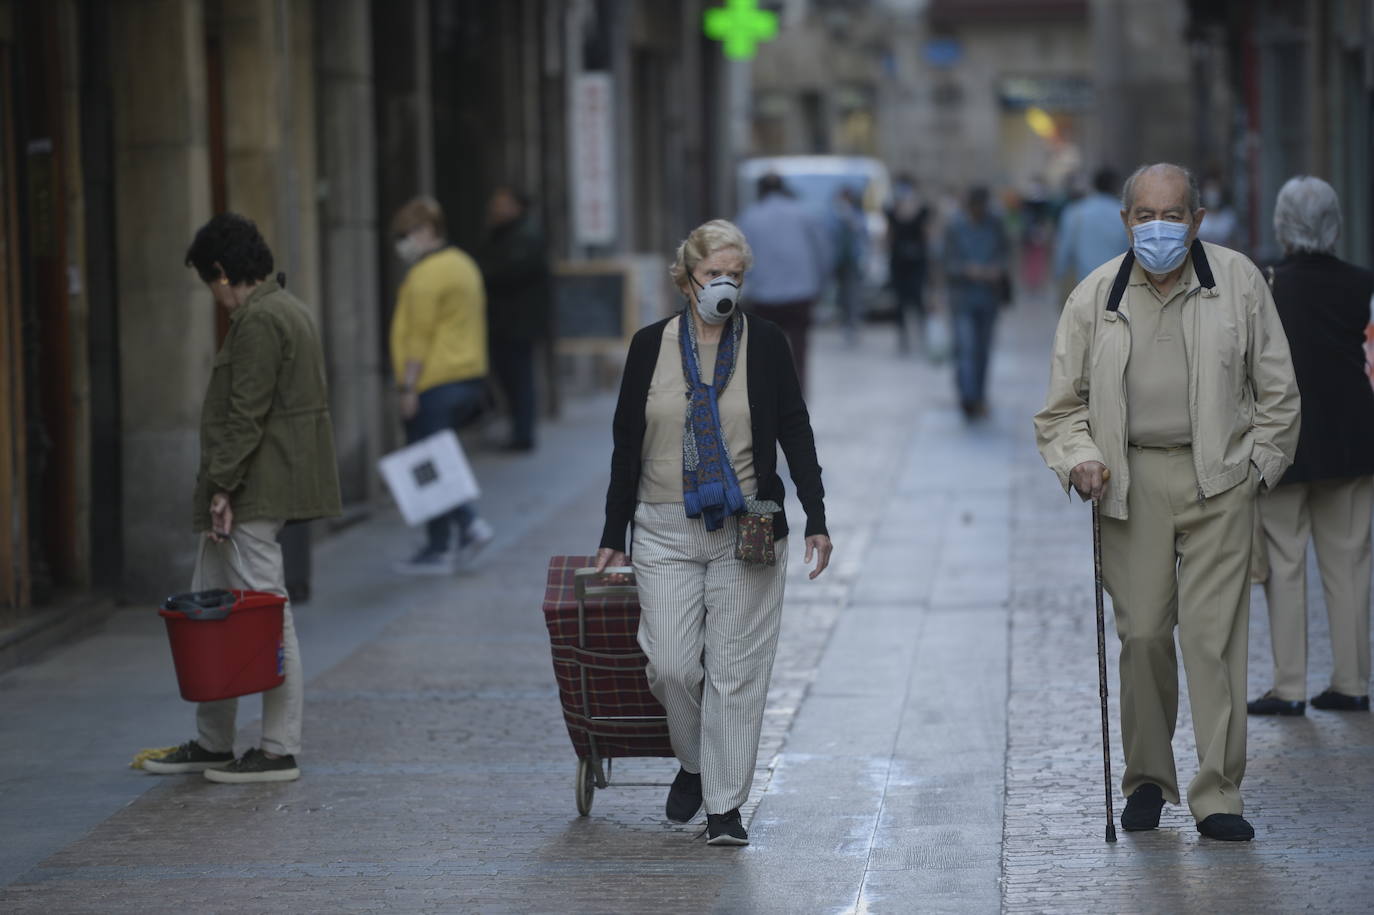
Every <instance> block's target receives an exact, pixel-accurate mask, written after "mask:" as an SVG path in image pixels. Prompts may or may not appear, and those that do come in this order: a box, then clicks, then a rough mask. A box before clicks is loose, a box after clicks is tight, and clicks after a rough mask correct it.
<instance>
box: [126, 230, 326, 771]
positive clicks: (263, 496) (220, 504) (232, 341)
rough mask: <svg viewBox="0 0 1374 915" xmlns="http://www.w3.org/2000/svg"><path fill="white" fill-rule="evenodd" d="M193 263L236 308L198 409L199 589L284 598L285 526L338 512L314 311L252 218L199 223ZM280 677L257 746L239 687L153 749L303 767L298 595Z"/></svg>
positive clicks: (175, 765) (186, 759)
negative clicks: (180, 734)
mask: <svg viewBox="0 0 1374 915" xmlns="http://www.w3.org/2000/svg"><path fill="white" fill-rule="evenodd" d="M185 264H186V266H188V267H192V268H194V269H195V271H196V273H197V274H198V275H199V276H200V278H201V280H202V281H203V282H204V283H205V284H206V286H208V287H209V289H210V295H211V297H212V298H213V299H214V301H215V303H216V304H217V305H219V306H220V307H222V308H223V309H224V310H225V311H226V312H228V313H229V332H228V334H227V335H226V336H225V338H224V343H223V345H222V346H221V347H220V350H219V353H218V354H216V356H215V362H214V368H213V370H212V372H211V375H210V384H209V387H208V388H207V389H206V392H205V403H204V405H203V406H202V408H201V415H200V469H199V471H198V472H197V475H196V488H195V496H194V500H193V503H192V505H193V521H194V526H195V530H196V532H197V533H198V534H199V535H201V536H200V548H199V551H198V553H197V554H196V566H195V571H194V572H193V573H192V576H191V590H192V591H208V590H213V589H219V588H223V589H244V590H253V591H267V592H270V593H272V594H277V595H280V596H281V597H283V598H286V597H287V591H286V574H285V571H284V569H283V565H282V552H281V546H280V545H279V544H278V543H277V533H278V532H279V531H280V530H281V529H282V526H283V525H285V524H287V523H288V522H297V521H308V520H310V519H313V518H324V517H331V516H334V515H338V514H339V511H340V507H339V476H338V466H337V464H336V462H335V459H334V431H333V426H332V424H331V423H330V419H329V396H328V391H327V390H326V386H325V368H324V352H323V350H322V348H321V346H320V337H319V332H318V331H317V330H316V328H315V322H314V321H313V320H312V319H311V317H310V314H309V312H308V311H307V310H306V307H305V305H303V304H302V303H301V302H300V301H299V300H298V299H297V298H296V297H295V296H293V295H291V294H290V293H289V292H287V291H286V290H285V289H283V288H282V283H283V282H284V277H283V276H282V275H281V274H277V279H275V280H273V279H269V277H270V276H271V275H272V267H273V263H272V252H271V250H270V249H269V248H268V247H267V243H266V242H265V241H263V238H262V236H261V235H260V234H259V233H258V229H257V226H255V225H254V224H253V222H252V221H251V220H248V219H245V218H244V217H242V216H239V215H237V214H235V213H221V214H220V215H218V216H216V217H214V218H213V219H211V220H210V221H209V222H208V223H206V224H205V225H204V226H202V227H201V228H200V230H199V231H198V232H196V236H195V239H194V240H193V241H192V242H191V246H190V248H189V249H188V250H187V252H186V259H185ZM281 638H282V640H281V648H280V652H281V654H280V664H281V668H282V671H283V673H284V674H285V677H286V679H285V681H284V682H283V683H282V685H281V686H278V687H276V688H275V689H270V690H267V691H266V692H264V693H263V694H262V744H261V746H260V747H253V748H252V749H249V750H248V751H246V752H245V753H244V754H243V755H242V756H241V757H239V758H238V759H235V758H234V737H235V735H236V734H237V727H236V716H237V712H238V700H237V699H223V700H220V701H218V702H202V703H200V704H199V705H198V706H197V708H196V737H195V739H194V740H191V741H189V742H187V743H184V744H182V745H181V746H180V747H178V748H177V749H175V750H173V751H172V752H170V753H167V754H164V755H162V756H159V757H154V758H152V759H149V760H146V761H145V762H144V763H143V768H144V769H146V770H147V771H149V772H154V773H158V774H164V775H166V774H175V773H183V772H202V773H204V776H205V778H207V779H209V780H210V781H214V782H235V783H237V782H280V781H292V780H294V779H297V778H300V774H301V770H300V767H299V766H298V764H297V761H296V756H297V754H299V753H300V752H301V718H302V715H303V710H304V696H305V682H304V680H303V677H302V674H301V653H300V645H299V643H298V642H297V639H296V627H295V624H294V622H293V620H292V616H291V601H290V600H289V598H288V599H287V601H286V606H285V608H284V609H283V611H282V636H281Z"/></svg>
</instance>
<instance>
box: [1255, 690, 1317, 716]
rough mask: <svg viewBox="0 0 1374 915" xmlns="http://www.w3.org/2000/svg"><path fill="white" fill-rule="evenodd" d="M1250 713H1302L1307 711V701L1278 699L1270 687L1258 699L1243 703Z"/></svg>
mask: <svg viewBox="0 0 1374 915" xmlns="http://www.w3.org/2000/svg"><path fill="white" fill-rule="evenodd" d="M1245 710H1246V711H1247V712H1249V713H1250V714H1251V715H1302V714H1305V713H1306V712H1307V703H1306V702H1303V701H1302V700H1301V699H1297V700H1294V699H1280V698H1279V697H1278V696H1275V695H1274V691H1273V690H1272V689H1271V690H1269V692H1267V693H1265V694H1264V695H1263V696H1260V697H1259V698H1258V699H1251V700H1250V701H1249V702H1247V703H1246V704H1245Z"/></svg>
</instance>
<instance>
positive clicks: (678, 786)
mask: <svg viewBox="0 0 1374 915" xmlns="http://www.w3.org/2000/svg"><path fill="white" fill-rule="evenodd" d="M700 809H701V773H700V772H688V771H687V770H686V769H683V768H679V769H678V770H677V778H675V779H673V787H672V788H670V789H669V790H668V803H667V805H666V806H665V808H664V812H665V813H666V814H667V816H668V819H670V820H672V821H673V822H674V823H687V822H690V821H691V819H692V817H694V816H696V815H697V811H698V810H700Z"/></svg>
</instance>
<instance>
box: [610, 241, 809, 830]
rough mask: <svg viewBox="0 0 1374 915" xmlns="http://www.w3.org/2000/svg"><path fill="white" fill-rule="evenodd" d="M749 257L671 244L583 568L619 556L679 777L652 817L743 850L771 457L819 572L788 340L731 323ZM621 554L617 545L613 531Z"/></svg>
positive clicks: (754, 739)
mask: <svg viewBox="0 0 1374 915" xmlns="http://www.w3.org/2000/svg"><path fill="white" fill-rule="evenodd" d="M751 259H752V254H751V252H750V249H749V244H748V242H747V241H746V240H745V237H744V234H743V233H742V232H741V231H740V230H739V229H738V228H737V227H736V226H735V225H734V224H732V223H730V222H727V221H725V220H723V219H717V220H713V221H711V222H708V223H706V224H704V225H702V226H699V227H698V228H697V229H695V230H694V231H693V232H692V233H691V234H690V235H689V236H688V237H687V239H686V240H685V241H684V242H683V243H682V244H681V246H679V248H678V250H677V258H676V261H675V262H674V264H673V266H672V269H671V273H672V276H673V279H674V281H675V282H676V283H677V286H678V288H679V289H680V290H681V291H682V294H683V296H684V299H685V307H684V308H683V310H682V311H681V312H680V313H678V314H677V315H674V316H673V317H671V318H667V319H665V320H663V321H659V322H657V323H656V324H651V325H649V326H648V327H645V328H643V329H642V330H640V331H639V332H638V333H637V334H636V335H635V337H634V340H633V341H632V342H631V344H630V351H629V355H628V357H627V358H626V361H625V374H624V378H623V380H622V382H621V387H620V400H619V403H618V404H617V406H616V411H615V420H614V425H613V432H614V442H615V447H614V451H613V454H612V457H611V483H610V488H609V490H608V492H607V495H606V526H605V530H604V532H603V534H602V537H601V548H600V549H599V550H598V551H597V567H598V569H600V570H605V569H606V568H607V567H609V566H620V565H624V564H626V563H627V562H628V561H629V560H628V559H627V555H628V554H630V553H632V554H633V566H634V570H635V577H636V580H637V582H638V585H639V599H640V606H641V611H642V612H641V620H640V629H639V644H640V646H641V647H642V648H643V649H644V652H645V654H646V655H647V656H648V658H649V664H648V668H647V670H646V673H647V674H648V678H649V685H650V688H651V689H652V690H653V693H654V695H655V696H656V697H658V699H659V701H661V702H662V703H663V705H664V707H665V708H666V709H667V713H668V730H669V732H670V735H671V737H672V742H673V749H674V752H675V753H676V755H677V758H678V761H679V763H680V764H681V768H680V769H679V771H678V775H677V778H676V779H675V780H674V782H673V787H672V790H671V791H670V792H669V795H668V801H667V806H666V814H667V817H668V819H670V820H673V821H675V822H680V823H685V822H688V821H689V820H691V819H692V818H693V817H695V816H696V814H697V811H698V810H699V809H700V808H701V806H702V805H703V803H704V804H705V807H706V814H707V834H708V838H707V841H708V842H709V843H710V844H712V845H746V844H748V841H749V839H748V834H747V832H746V831H745V828H744V824H743V822H742V821H741V818H740V812H739V808H740V805H741V804H743V803H744V801H745V799H746V798H747V797H748V796H749V787H750V784H751V783H752V781H753V775H754V765H755V760H756V757H757V755H758V744H759V732H760V728H761V726H762V723H763V710H764V704H765V701H766V699H767V697H768V680H769V677H770V675H771V673H772V667H773V656H774V653H775V650H776V648H777V642H778V629H779V625H780V623H781V614H782V599H783V584H784V580H785V578H786V574H787V540H786V538H787V534H788V525H787V518H786V516H785V514H784V512H783V509H782V502H783V484H782V479H781V477H779V476H778V472H777V464H778V456H777V451H778V446H779V445H781V446H782V450H783V453H784V454H785V455H786V457H787V465H788V468H789V469H790V471H791V475H792V480H793V482H794V483H795V484H796V487H797V496H798V498H799V499H800V500H801V504H802V508H803V510H804V511H805V512H806V562H808V563H810V562H811V561H812V558H813V557H814V558H815V561H816V567H815V569H814V570H813V571H812V572H811V578H813V579H814V578H815V577H816V576H818V575H820V574H821V572H823V571H824V570H825V567H826V565H827V564H828V563H829V561H830V551H831V544H830V538H829V536H828V535H827V532H826V526H825V504H824V496H825V492H824V489H823V487H822V485H821V468H820V464H819V463H818V462H817V460H816V446H815V438H814V436H813V434H812V431H811V420H810V416H809V414H808V413H807V409H806V403H805V401H804V400H803V399H802V392H801V384H800V383H799V381H798V379H797V370H796V365H795V363H794V362H793V360H792V351H791V349H790V347H789V346H788V343H787V338H786V337H785V336H784V335H783V332H782V331H781V330H780V329H779V328H778V327H777V325H775V324H773V323H771V322H769V321H766V320H763V319H762V318H758V317H756V316H753V315H745V314H743V313H742V312H741V311H740V310H739V302H740V294H741V291H742V290H741V287H742V286H743V283H744V274H745V271H746V270H748V269H749V266H750V262H751ZM627 528H632V531H633V535H632V536H633V542H631V543H629V544H628V545H627V538H626V530H627Z"/></svg>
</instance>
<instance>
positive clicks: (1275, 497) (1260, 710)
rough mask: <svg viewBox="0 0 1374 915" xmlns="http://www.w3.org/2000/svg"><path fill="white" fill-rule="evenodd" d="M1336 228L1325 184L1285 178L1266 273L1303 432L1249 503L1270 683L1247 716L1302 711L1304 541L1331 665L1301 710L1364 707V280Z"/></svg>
mask: <svg viewBox="0 0 1374 915" xmlns="http://www.w3.org/2000/svg"><path fill="white" fill-rule="evenodd" d="M1340 229H1341V209H1340V202H1339V200H1338V199H1337V197H1336V192H1335V191H1334V190H1333V189H1332V187H1331V185H1329V184H1327V183H1326V182H1325V181H1322V180H1321V179H1320V178H1312V177H1307V176H1302V177H1297V178H1292V179H1290V180H1289V181H1288V183H1286V184H1285V185H1284V186H1283V188H1282V189H1281V190H1280V191H1279V196H1278V202H1277V203H1276V205H1275V207H1274V231H1275V233H1276V234H1277V236H1278V239H1279V243H1280V244H1282V245H1283V250H1284V258H1283V260H1282V261H1281V262H1280V263H1279V264H1278V265H1277V266H1276V267H1275V268H1274V270H1273V273H1272V274H1271V276H1272V284H1273V289H1274V302H1275V303H1276V304H1277V306H1278V310H1279V317H1280V318H1281V319H1282V320H1283V327H1284V330H1285V331H1286V332H1287V334H1288V344H1289V346H1290V347H1291V348H1292V351H1293V369H1294V371H1295V372H1296V374H1297V378H1298V388H1299V389H1300V390H1301V391H1302V431H1301V434H1300V435H1299V438H1298V453H1297V457H1296V458H1295V459H1294V461H1293V466H1292V467H1290V468H1289V469H1288V472H1287V473H1286V474H1284V476H1283V479H1282V480H1280V481H1279V485H1278V486H1276V487H1275V488H1274V489H1273V490H1272V491H1271V492H1269V493H1268V494H1266V495H1265V496H1263V497H1262V498H1261V499H1260V502H1259V509H1260V518H1261V522H1262V524H1263V527H1264V539H1265V543H1266V545H1267V547H1268V553H1269V578H1268V580H1267V581H1266V582H1265V586H1264V591H1265V596H1266V597H1267V598H1268V603H1269V628H1270V631H1271V633H1272V639H1273V649H1274V687H1273V689H1271V690H1269V691H1268V692H1267V693H1265V694H1264V695H1263V696H1261V697H1260V698H1258V699H1255V700H1253V701H1252V702H1250V705H1249V708H1250V714H1252V715H1301V714H1303V713H1304V712H1305V710H1306V703H1305V701H1304V699H1305V697H1306V696H1307V544H1308V541H1309V540H1310V541H1312V542H1313V543H1314V545H1315V546H1316V550H1317V567H1318V568H1319V569H1320V570H1321V577H1322V590H1323V591H1324V592H1325V594H1326V611H1327V614H1328V616H1329V618H1330V621H1331V654H1332V659H1333V661H1334V667H1335V669H1334V671H1333V672H1332V676H1331V685H1330V686H1329V687H1328V688H1327V689H1326V690H1324V691H1323V692H1322V693H1321V694H1320V695H1317V696H1314V697H1313V698H1312V707H1313V708H1317V709H1323V710H1329V711H1343V712H1350V711H1368V710H1369V592H1370V588H1369V576H1370V535H1369V525H1370V517H1371V513H1374V391H1371V390H1370V387H1369V379H1368V377H1367V376H1366V375H1365V354H1364V346H1363V344H1364V332H1365V327H1366V325H1368V324H1369V318H1370V297H1371V295H1374V273H1371V272H1370V271H1368V270H1364V269H1362V268H1360V267H1355V266H1352V265H1350V264H1347V263H1345V262H1343V261H1341V260H1340V259H1338V258H1337V257H1336V256H1335V254H1334V253H1333V252H1334V251H1335V247H1336V239H1337V238H1338V237H1339V235H1340Z"/></svg>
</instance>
